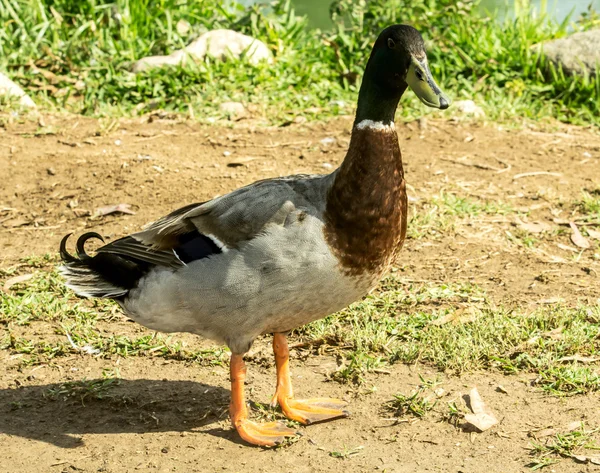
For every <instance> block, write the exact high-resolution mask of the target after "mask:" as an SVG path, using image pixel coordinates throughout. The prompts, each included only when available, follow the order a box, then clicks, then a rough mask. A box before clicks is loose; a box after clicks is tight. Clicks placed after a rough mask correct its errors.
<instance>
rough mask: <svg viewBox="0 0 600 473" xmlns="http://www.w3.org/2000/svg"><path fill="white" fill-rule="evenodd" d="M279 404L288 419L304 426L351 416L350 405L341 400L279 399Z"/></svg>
mask: <svg viewBox="0 0 600 473" xmlns="http://www.w3.org/2000/svg"><path fill="white" fill-rule="evenodd" d="M277 403H278V404H279V405H280V406H281V410H282V411H283V414H284V415H285V416H286V417H287V418H288V419H291V420H295V421H296V422H300V423H301V424H304V425H310V424H314V423H315V422H324V421H327V420H332V419H339V418H342V417H348V416H349V415H350V412H349V411H348V410H347V409H346V407H347V406H348V403H347V402H345V401H341V400H339V399H328V398H315V399H303V400H300V399H290V398H282V397H279V399H277Z"/></svg>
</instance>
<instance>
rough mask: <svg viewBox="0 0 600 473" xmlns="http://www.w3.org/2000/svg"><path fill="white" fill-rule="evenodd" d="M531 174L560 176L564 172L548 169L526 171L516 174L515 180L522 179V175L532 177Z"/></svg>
mask: <svg viewBox="0 0 600 473" xmlns="http://www.w3.org/2000/svg"><path fill="white" fill-rule="evenodd" d="M531 176H555V177H560V176H562V173H560V172H548V171H533V172H524V173H522V174H515V175H514V176H513V179H514V180H517V179H521V178H522V177H531Z"/></svg>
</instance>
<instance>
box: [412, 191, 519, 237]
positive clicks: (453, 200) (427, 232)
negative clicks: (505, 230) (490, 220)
mask: <svg viewBox="0 0 600 473" xmlns="http://www.w3.org/2000/svg"><path fill="white" fill-rule="evenodd" d="M511 212H513V209H512V207H510V206H509V205H508V204H505V203H503V202H495V201H487V200H475V199H472V198H469V197H461V196H458V195H457V194H455V193H450V192H441V193H440V194H439V195H438V196H435V197H433V198H431V199H429V200H427V201H425V202H423V203H421V204H419V205H416V206H413V207H412V212H411V217H410V221H409V224H408V235H407V236H408V238H411V239H419V238H424V237H430V238H433V239H436V238H441V236H442V235H444V234H447V233H448V232H450V231H454V228H455V227H456V224H457V223H459V222H460V221H461V220H463V219H468V218H475V217H477V216H479V215H506V214H508V213H511Z"/></svg>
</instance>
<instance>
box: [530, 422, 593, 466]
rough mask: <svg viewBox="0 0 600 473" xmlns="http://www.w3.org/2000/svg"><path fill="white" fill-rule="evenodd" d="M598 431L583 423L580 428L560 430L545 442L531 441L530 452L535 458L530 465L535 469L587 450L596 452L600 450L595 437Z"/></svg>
mask: <svg viewBox="0 0 600 473" xmlns="http://www.w3.org/2000/svg"><path fill="white" fill-rule="evenodd" d="M597 432H598V429H592V430H589V429H586V428H585V425H584V424H583V423H582V424H581V426H580V427H579V428H578V429H576V430H571V431H569V432H558V433H556V434H555V435H553V436H552V437H550V438H549V439H548V440H546V441H545V442H540V441H536V442H531V445H530V453H531V455H533V456H534V457H535V459H534V460H533V461H532V462H531V463H530V464H529V465H528V466H529V467H530V468H531V469H532V470H534V471H535V470H539V469H541V468H544V467H547V466H550V465H553V464H555V463H558V458H561V457H562V458H569V457H573V456H575V455H581V454H585V453H587V452H586V450H590V451H591V453H592V454H594V453H596V451H597V450H600V445H599V444H598V443H596V442H595V441H594V438H593V436H594V434H596V433H597Z"/></svg>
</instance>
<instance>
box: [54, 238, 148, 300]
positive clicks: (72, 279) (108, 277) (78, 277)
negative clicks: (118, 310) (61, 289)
mask: <svg viewBox="0 0 600 473" xmlns="http://www.w3.org/2000/svg"><path fill="white" fill-rule="evenodd" d="M70 236H71V234H68V235H66V236H65V237H64V238H63V239H62V241H61V242H60V257H61V259H62V260H63V262H64V263H65V264H64V265H63V266H61V268H60V272H61V273H62V275H63V277H64V278H65V279H66V285H67V287H69V288H71V289H72V290H73V291H74V292H75V293H76V294H78V295H80V296H83V297H104V298H111V299H122V298H123V297H124V296H126V295H127V293H128V292H129V290H130V289H132V288H133V287H135V286H136V284H137V282H138V280H139V279H140V278H141V277H142V276H143V275H144V274H145V273H146V272H147V269H148V268H147V265H145V264H143V263H142V262H135V261H131V260H129V259H125V258H123V257H121V256H119V255H115V254H111V253H98V254H96V255H95V256H90V255H88V254H87V253H86V251H85V243H86V242H87V241H88V240H90V239H92V238H97V239H99V240H101V241H102V242H104V239H103V238H102V236H100V235H99V234H98V233H96V232H88V233H85V234H83V235H81V236H80V237H79V238H78V239H77V243H76V245H75V247H76V250H77V257H75V256H73V255H71V254H70V253H69V252H68V251H67V240H68V239H69V237H70Z"/></svg>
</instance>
